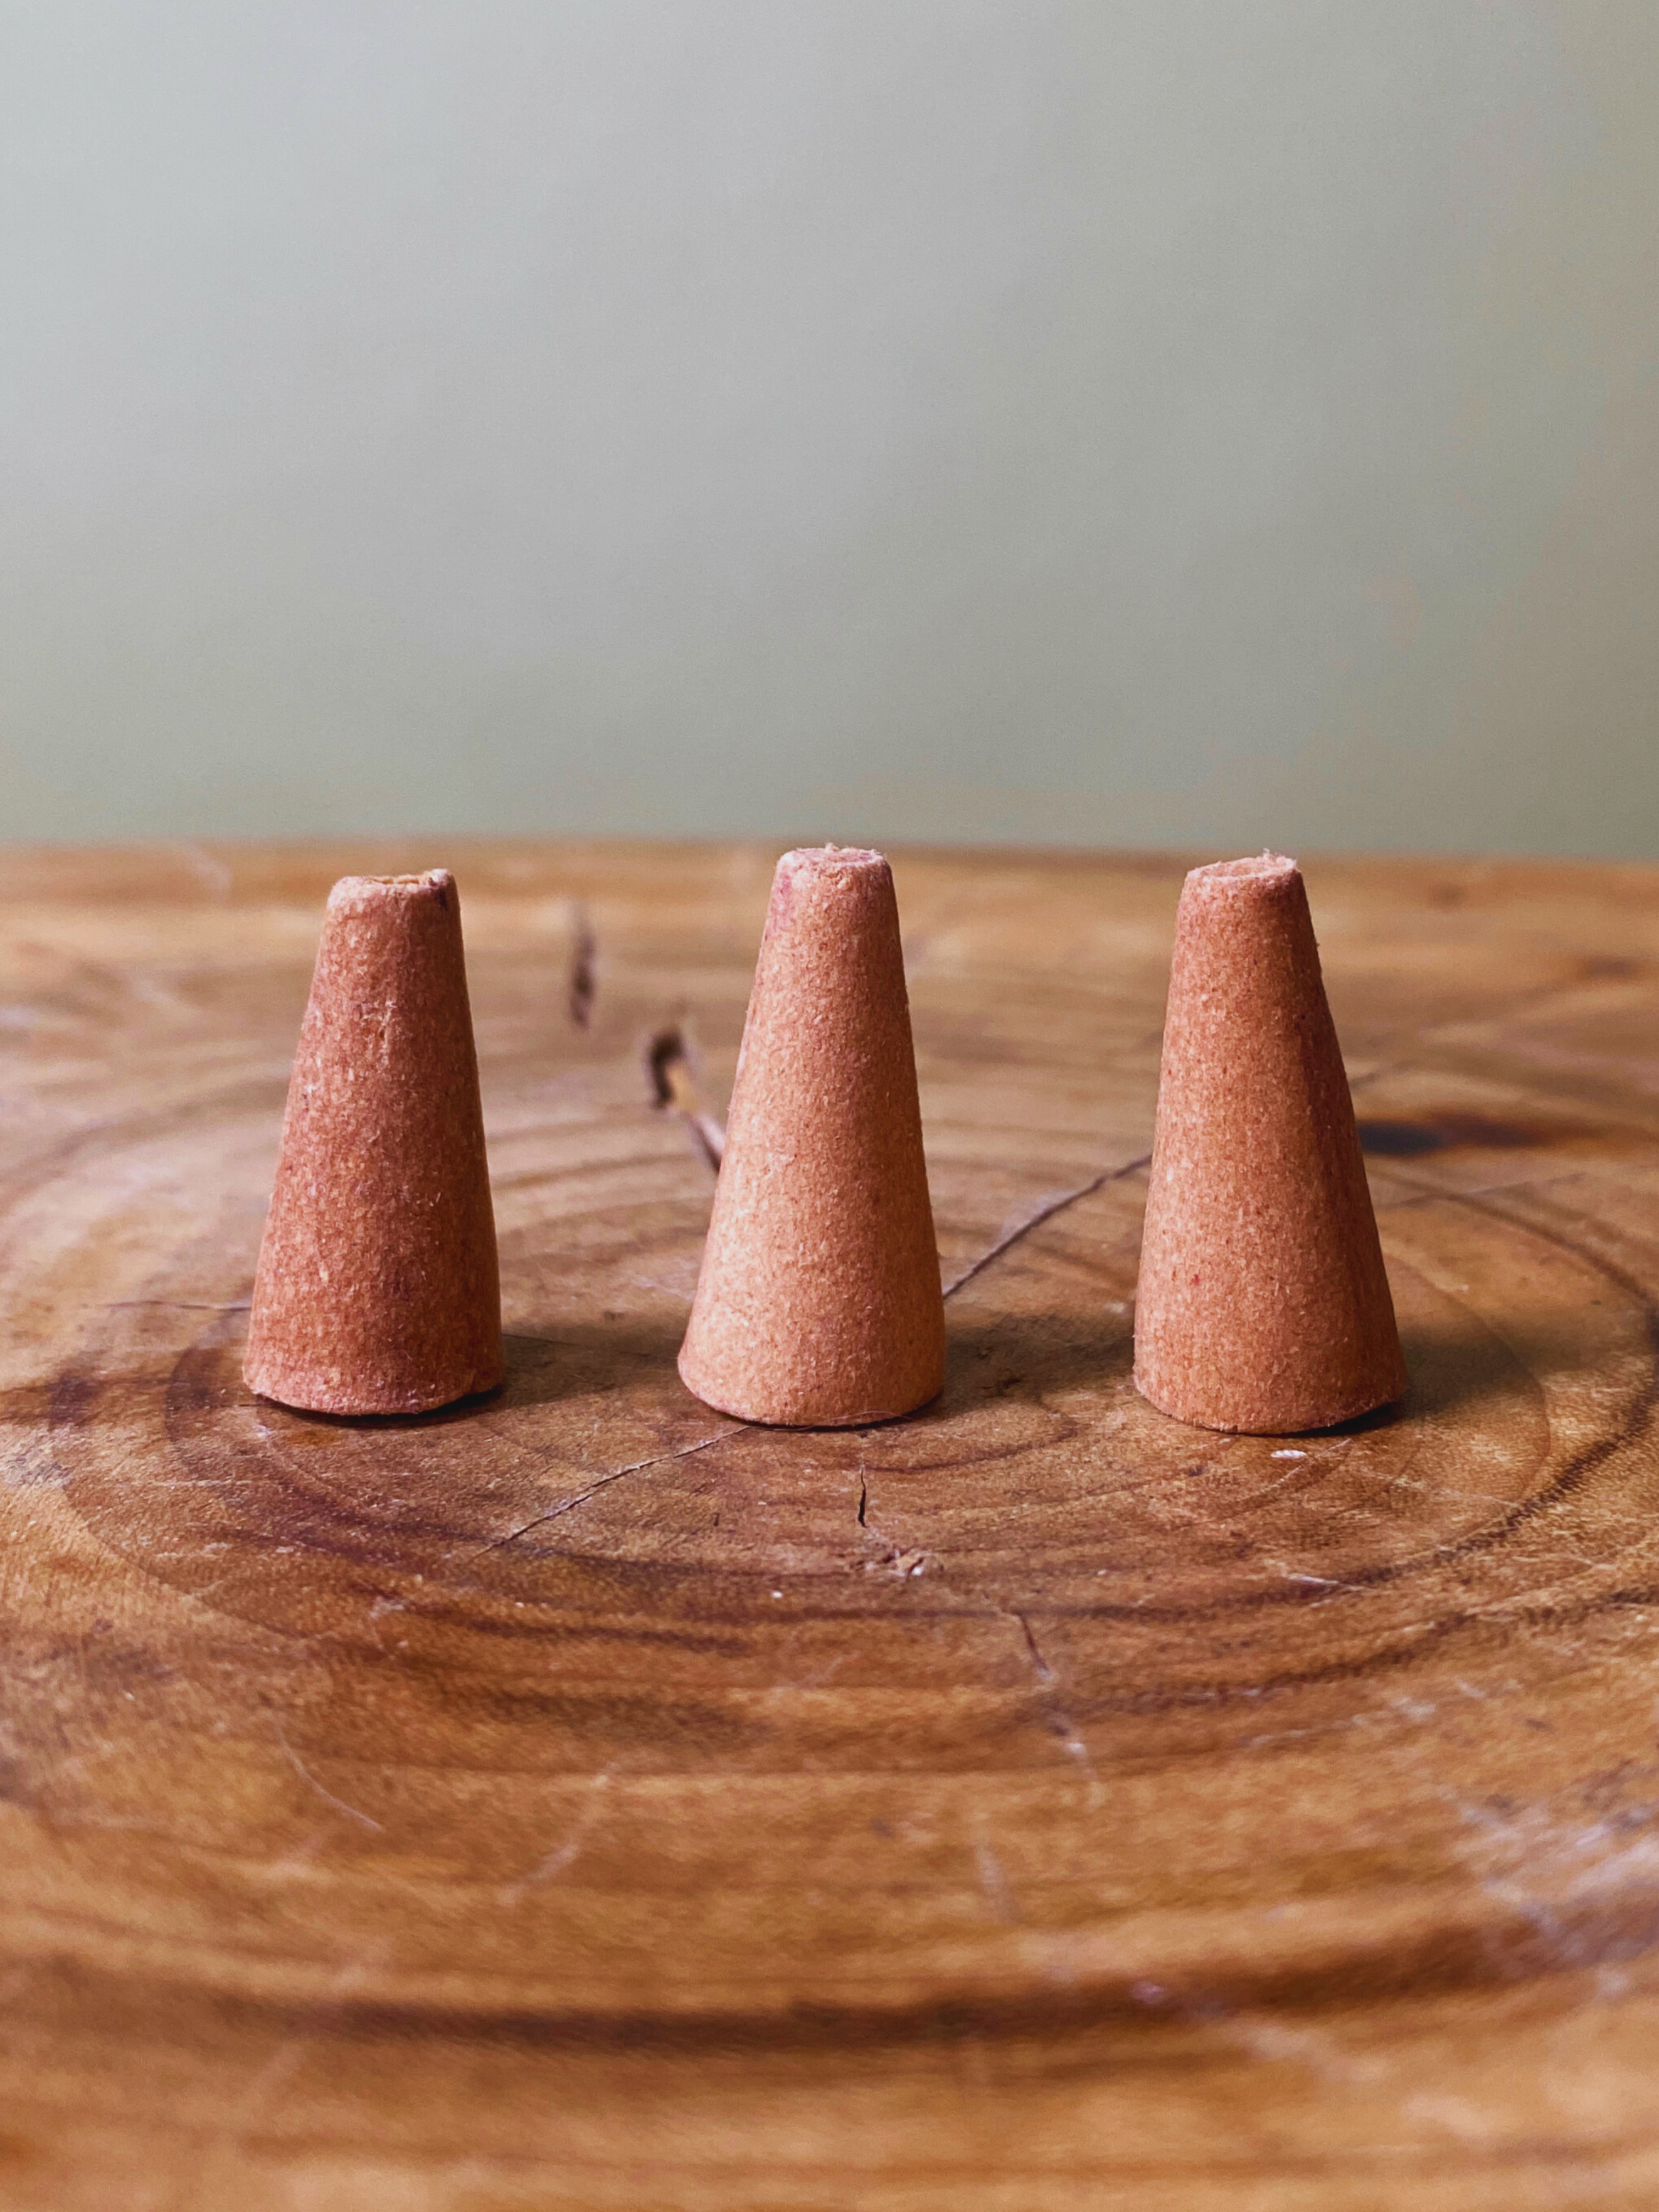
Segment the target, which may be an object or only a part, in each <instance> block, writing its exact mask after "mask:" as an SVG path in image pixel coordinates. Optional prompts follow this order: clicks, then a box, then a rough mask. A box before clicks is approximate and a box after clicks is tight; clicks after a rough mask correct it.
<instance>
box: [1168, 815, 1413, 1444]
mask: <svg viewBox="0 0 1659 2212" xmlns="http://www.w3.org/2000/svg"><path fill="white" fill-rule="evenodd" d="M1135 1381H1136V1383H1137V1384H1138V1385H1139V1389H1141V1391H1142V1392H1143V1393H1144V1394H1145V1395H1146V1397H1148V1398H1150V1399H1151V1400H1152V1403H1153V1405H1155V1406H1157V1407H1159V1408H1160V1410H1161V1411H1163V1412H1164V1413H1172V1414H1174V1415H1175V1416H1176V1419H1179V1420H1183V1421H1193V1422H1196V1423H1197V1424H1199V1425H1200V1426H1202V1427H1205V1428H1212V1429H1241V1430H1248V1431H1252V1432H1255V1433H1256V1434H1265V1435H1274V1434H1293V1433H1295V1432H1296V1431H1298V1430H1302V1429H1317V1428H1325V1427H1328V1426H1329V1425H1330V1424H1331V1423H1333V1422H1334V1421H1344V1420H1348V1419H1352V1417H1353V1416H1354V1415H1355V1414H1358V1413H1368V1412H1370V1409H1371V1408H1372V1407H1376V1406H1383V1405H1386V1404H1388V1403H1389V1401H1391V1400H1393V1399H1395V1398H1398V1397H1399V1396H1400V1395H1401V1394H1402V1393H1403V1391H1404V1390H1405V1388H1406V1368H1405V1362H1404V1360H1403V1359H1402V1358H1401V1351H1400V1339H1399V1334H1398V1332H1397V1330H1396V1328H1395V1317H1394V1305H1393V1302H1392V1300H1391V1298H1390V1297H1389V1282H1388V1277H1387V1275H1386V1274H1385V1273H1384V1272H1383V1254H1382V1249H1381V1247H1380V1246H1379V1244H1378V1243H1377V1237H1376V1216H1375V1215H1374V1214H1373V1212H1372V1211H1371V1200H1370V1189H1369V1188H1368V1187H1367V1185H1366V1182H1365V1168H1364V1160H1363V1158H1361V1155H1360V1150H1359V1138H1358V1132H1357V1130H1356V1129H1355V1127H1354V1118H1353V1103H1352V1099H1351V1098H1350V1097H1349V1094H1348V1082H1347V1077H1346V1073H1344V1071H1343V1066H1342V1055H1341V1052H1340V1048H1339V1046H1338V1044H1337V1039H1336V1030H1335V1028H1334V1025H1333V1024H1332V1021H1331V1017H1330V1010H1329V1008H1328V1006H1327V1005H1326V1002H1325V987H1324V983H1323V981H1322V978H1321V975H1320V969H1319V951H1318V947H1317V946H1316V944H1315V942H1314V933H1313V922H1312V920H1311V918H1310V915H1309V912H1308V900H1307V894H1306V892H1305V891H1304V889H1303V885H1302V877H1301V873H1300V872H1299V870H1298V869H1297V866H1296V864H1295V862H1294V861H1293V860H1281V859H1279V858H1278V857H1277V856H1276V855H1273V854H1263V855H1262V857H1261V859H1260V860H1230V861H1225V862H1224V863H1222V864H1221V865H1219V866H1215V867H1209V868H1194V870H1193V872H1192V873H1191V874H1190V875H1189V876H1188V878H1187V881H1186V885H1185V887H1184V889H1183V890H1182V895H1181V908H1180V913H1179V915H1178V917H1177V920H1176V947H1175V962H1174V966H1173V968H1172V969H1171V972H1170V1002H1169V1011H1168V1013H1167V1016H1166V1018H1165V1022H1164V1063H1163V1070H1162V1073H1161V1076H1160V1079H1159V1084H1158V1130H1157V1136H1156V1139H1155V1141H1154V1146H1153V1152H1152V1181H1151V1185H1150V1188H1149V1189H1148V1193H1147V1200H1146V1232H1145V1237H1144V1239H1143V1242H1142V1245H1141V1256H1140V1280H1139V1288H1138V1290H1137V1292H1136V1301H1135Z"/></svg>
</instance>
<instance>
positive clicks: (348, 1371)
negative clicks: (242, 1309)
mask: <svg viewBox="0 0 1659 2212" xmlns="http://www.w3.org/2000/svg"><path fill="white" fill-rule="evenodd" d="M243 1372H244V1375H245V1377H246V1381H247V1383H248V1385H249V1387H250V1388H251V1389H254V1390H257V1391H258V1393H259V1394H260V1395H261V1396H263V1397H266V1398H274V1399H276V1400H277V1401H279V1402H280V1403H282V1404H283V1405H286V1406H295V1407H303V1408H305V1409H307V1410H308V1411H310V1412H313V1413H426V1412H430V1411H431V1410H432V1409H433V1408H435V1407H439V1406H446V1405H448V1404H450V1403H451V1402H452V1401H453V1400H455V1399H458V1398H462V1397H466V1396H470V1395H471V1394H473V1393H474V1392H477V1391H480V1390H489V1389H494V1388H495V1386H496V1385H497V1384H498V1383H500V1382H501V1376H502V1366H501V1286H500V1278H499V1274H498V1272H497V1265H496V1256H495V1216H494V1213H493V1212H492V1210H491V1206H490V1199H489V1167H488V1164H487V1163H486V1160H485V1156H484V1137H483V1113H482V1110H481V1109H480V1105H479V1100H478V1064H477V1054H476V1052H475V1049H474V1046H473V1038H472V1016H471V1008H470V1006H469V1005H468V1001H467V990H466V965H465V956H464V953H463V951H462V945H461V917H460V907H459V901H458V899H457V896H456V891H455V883H454V878H453V877H452V876H451V875H450V874H449V873H448V872H447V870H446V869H442V868H436V869H434V870H433V871H432V872H430V873H429V874H428V875H423V876H347V877H344V878H343V879H342V880H341V881H340V882H339V883H337V884H336V885H335V886H334V889H333V890H332V891H331V894H330V896H329V902H328V909H327V913H326V915H325V919H324V923H323V935H322V942H321V944H320V945H319V948H318V953H317V966H316V969H315V972H314V974H313V977H312V984H311V999H310V1003H309V1004H308V1006H307V1008H306V1015H305V1021H304V1024H303V1026H302V1027H301V1031H300V1045H299V1051H298V1053H297V1054H296V1056H295V1063H294V1074H293V1078H292V1079H291V1081H290V1083H289V1094H288V1110H287V1113H286V1115H285V1116H284V1119H283V1144H282V1152H281V1156H280V1158H279V1160H278V1163H277V1169H276V1189H275V1191H274V1193H273V1194H272V1197H271V1202H270V1215H269V1217H268V1218H267V1219H266V1222H265V1231H264V1241H263V1243H261V1245H260V1249H259V1267H258V1277H257V1279H256V1280H255V1284H254V1290H253V1304H252V1314H251V1316H250V1322H249V1329H248V1347H247V1358H246V1365H245V1367H244V1370H243Z"/></svg>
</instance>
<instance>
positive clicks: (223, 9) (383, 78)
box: [0, 0, 1659, 857]
mask: <svg viewBox="0 0 1659 2212" xmlns="http://www.w3.org/2000/svg"><path fill="white" fill-rule="evenodd" d="M1656 240H1659V7H1656V5H1655V4H1654V0H1608V4H1605V5H1601V4H1596V0H1558V4H1547V0H1539V4H1535V5H1521V4H1515V0H1488V4H1475V0H1340V4H1333V5H1317V4H1312V0H1125V4H1116V5H1114V4H1109V0H768V4H758V0H754V3H753V4H744V0H581V4H580V5H574V4H549V0H235V3H234V4H224V0H155V4H148V5H146V4H138V5H131V4H124V0H83V3H82V4H77V0H4V4H0V255H3V270H4V283H3V287H0V299H3V312H0V390H3V406H0V799H3V804H0V834H5V835H9V836H53V837H81V836H99V837H103V836H138V835H143V836H197V835H204V834H214V833H233V832H234V833H255V834H258V833H264V834H276V833H289V832H296V831H312V830H336V831H340V830H355V829H370V828H376V827H386V828H393V827H409V828H416V829H422V830H429V831H431V832H433V833H435V843H434V852H435V854H437V855H439V856H440V857H441V836H437V834H436V833H440V832H441V831H442V830H443V829H446V828H457V829H460V828H465V829H550V830H552V829H574V830H582V831H592V830H604V831H629V830H640V831H648V832H664V831H687V832H694V833H720V832H731V831H745V832H746V831H755V832H759V833H763V834H775V835H777V836H792V835H811V836H837V837H842V838H852V837H865V836H869V837H878V838H893V839H897V838H903V837H927V836H940V837H948V838H976V839H977V838H1000V837H1013V838H1018V839H1022V840H1024V839H1060V840H1066V841H1071V842H1136V843H1147V842H1179V843H1182V844H1197V845H1200V846H1202V847H1204V848H1209V849H1213V850H1216V851H1221V850H1227V849H1246V848H1255V847H1258V846H1260V845H1261V844H1262V843H1264V842H1273V843H1275V844H1279V845H1284V846H1288V847H1290V848H1292V849H1294V848H1297V846H1300V845H1304V844H1306V845H1309V846H1314V845H1326V846H1341V845H1349V846H1367V845H1383V846H1413V845H1416V846H1437V847H1454V848H1456V847H1463V848H1484V847H1503V848H1533V849H1535V850H1540V851H1581V852H1586V853H1601V854H1656V855H1659V771H1656V764H1655V754H1656V735H1659V730H1656V721H1659V715H1656V699H1659V618H1656V608H1659V252H1656Z"/></svg>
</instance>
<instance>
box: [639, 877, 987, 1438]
mask: <svg viewBox="0 0 1659 2212" xmlns="http://www.w3.org/2000/svg"><path fill="white" fill-rule="evenodd" d="M679 1369H680V1375H681V1376H682V1378H683V1380H684V1383H685V1385H686V1387H687V1389H690V1390H691V1391H692V1392H694V1393H695V1395H696V1396H697V1397H699V1398H701V1399H702V1401H703V1403H704V1404H705V1405H708V1406H712V1407H714V1409H715V1410H716V1411H717V1412H719V1413H730V1414H732V1416H733V1417H734V1418H735V1419H738V1420H741V1421H755V1422H760V1423H763V1424H765V1425H769V1426H771V1427H775V1428H862V1427H864V1426H865V1425H867V1424H869V1423H872V1422H876V1421H889V1420H896V1419H899V1418H900V1416H902V1415H903V1414H905V1413H914V1412H915V1410H916V1408H917V1407H919V1406H924V1405H926V1404H927V1401H928V1400H929V1399H930V1398H933V1397H936V1396H937V1395H939V1390H940V1389H942V1388H943V1386H944V1382H945V1306H944V1300H943V1297H942V1295H941V1292H940V1288H939V1252H938V1248H937V1246H936V1244H935V1243H934V1239H933V1209H932V1206H931V1204H930V1202H929V1200H928V1194H927V1166H926V1163H925V1161H924V1159H923V1157H922V1146H921V1109H920V1106H919V1104H918V1103H917V1097H916V1070H915V1051H914V1048H913V1046H912V1043H911V1038H910V1009H909V1002H908V998H907V996H906V993H905V987H904V959H903V954H902V950H901V948H900V944H899V927H898V908H897V904H896V901H895V899H894V896H893V878H892V872H891V871H890V868H889V867H888V865H887V863H886V861H885V860H884V859H883V858H882V856H881V854H879V853H867V852H862V851H858V850H843V849H842V848H837V847H836V846H826V847H823V848H814V849H808V850H804V851H800V852H794V853H786V854H784V856H783V858H782V859H781V860H780V861H779V863H778V868H777V874H776V877H775V879H774V882H773V885H772V901H771V905H770V908H769V911H768V914H767V919H766V932H765V935H764V937H763V939H762V943H761V951H760V959H759V963H758V964H757V969H756V972H755V987H754V990H753V993H752V994H751V996H750V1001H749V1016H748V1020H747V1022H746V1024H745V1025H744V1040H743V1049H742V1052H741V1054H739V1056H738V1077H737V1083H736V1085H735V1087H734V1089H733V1091H732V1109H731V1114H730V1117H729V1119H728V1121H727V1124H726V1152H725V1158H724V1159H723V1160H722V1162H721V1165H720V1181H719V1182H718V1184H717V1185H716V1187H715V1193H714V1218H713V1219H712V1221H711V1222H710V1224H709V1230H708V1244H707V1246H706V1247H705V1249H704V1253H703V1262H702V1273H701V1274H700V1275H699V1277H698V1280H697V1295H696V1301H695V1303H694V1304H693V1306H692V1310H691V1319H690V1325H689V1327H688V1328H687V1330H686V1335H685V1342H684V1346H682V1348H681V1352H680V1360H679Z"/></svg>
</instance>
